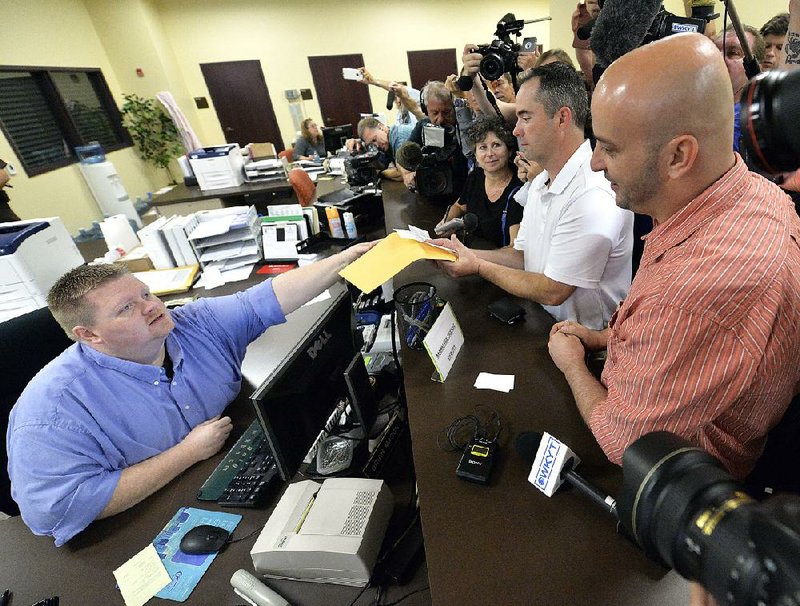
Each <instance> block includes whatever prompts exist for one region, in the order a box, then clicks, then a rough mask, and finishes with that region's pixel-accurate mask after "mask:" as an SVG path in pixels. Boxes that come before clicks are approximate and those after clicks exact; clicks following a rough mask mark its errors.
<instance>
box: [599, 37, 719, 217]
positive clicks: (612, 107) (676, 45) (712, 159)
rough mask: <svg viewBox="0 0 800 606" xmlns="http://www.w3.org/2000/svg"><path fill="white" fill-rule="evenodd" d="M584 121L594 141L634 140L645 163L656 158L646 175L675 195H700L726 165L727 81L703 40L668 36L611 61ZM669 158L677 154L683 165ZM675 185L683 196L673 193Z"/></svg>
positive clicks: (711, 47)
mask: <svg viewBox="0 0 800 606" xmlns="http://www.w3.org/2000/svg"><path fill="white" fill-rule="evenodd" d="M592 117H593V127H594V131H595V135H596V136H597V139H598V141H599V142H601V143H603V142H610V143H612V144H614V145H628V146H632V145H636V144H637V142H638V144H639V145H640V147H642V148H643V149H645V148H647V149H648V153H650V155H651V156H652V157H653V158H655V157H656V156H658V155H660V154H661V155H663V156H664V157H663V158H661V157H659V158H658V159H657V160H656V159H654V160H652V162H653V164H652V165H651V166H648V167H647V169H648V170H650V171H651V174H650V175H649V177H650V178H651V179H657V182H656V183H655V184H654V186H655V187H662V186H664V187H666V186H669V187H671V189H670V191H671V193H673V194H679V197H683V196H684V195H689V194H690V193H692V192H690V191H689V190H690V189H697V187H700V186H701V185H703V189H704V188H705V186H708V185H710V184H711V183H712V182H713V181H714V180H716V179H717V178H719V176H721V175H722V174H723V173H724V172H725V171H727V170H728V169H729V168H730V167H731V166H732V165H733V152H732V149H733V95H732V92H731V86H730V80H729V78H728V73H727V70H726V68H725V63H724V62H723V60H722V57H721V56H720V53H719V51H718V50H717V48H716V46H714V44H713V43H712V42H711V41H710V40H709V39H708V38H706V37H705V36H702V35H699V34H679V35H675V36H669V37H668V38H665V39H663V40H659V41H658V42H654V43H651V44H648V45H645V46H643V47H641V48H638V49H636V50H634V51H632V52H630V53H628V54H626V55H623V56H622V57H620V58H619V59H617V60H616V61H615V62H614V63H612V64H611V65H610V66H609V68H608V69H607V70H606V71H605V73H604V74H603V77H602V78H601V79H600V82H599V83H598V85H597V88H596V90H595V94H594V97H593V100H592ZM675 152H680V153H681V154H683V158H682V161H684V164H683V165H680V166H678V165H679V161H680V160H681V159H680V158H676V157H675ZM687 153H688V155H687ZM676 167H678V168H679V170H677V171H676ZM604 170H606V169H605V168H604ZM608 172H610V169H608ZM613 176H614V175H611V176H610V177H609V178H610V179H611V180H612V182H613V178H612V177H613ZM678 179H679V180H680V183H676V182H673V183H668V181H669V180H673V181H677V180H678ZM676 185H677V186H678V187H679V188H682V189H684V190H686V191H683V192H680V193H679V192H677V191H676V190H675V189H674V186H676ZM700 191H702V189H700ZM697 193H699V191H697V192H694V195H696V194H697ZM692 197H693V196H692ZM689 199H691V198H689ZM688 201H689V200H685V202H688ZM631 202H632V204H633V206H634V207H637V203H636V200H632V201H631ZM650 202H652V200H651V201H648V204H649V203H650ZM640 210H641V208H640ZM649 210H652V209H649ZM648 214H649V213H648Z"/></svg>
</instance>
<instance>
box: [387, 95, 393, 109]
mask: <svg viewBox="0 0 800 606" xmlns="http://www.w3.org/2000/svg"><path fill="white" fill-rule="evenodd" d="M393 107H394V91H393V90H390V91H389V94H388V95H387V97H386V109H387V110H391V109H392V108H393Z"/></svg>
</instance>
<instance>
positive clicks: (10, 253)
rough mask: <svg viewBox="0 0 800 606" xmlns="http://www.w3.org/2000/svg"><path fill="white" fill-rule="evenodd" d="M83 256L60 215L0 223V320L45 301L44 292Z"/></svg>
mask: <svg viewBox="0 0 800 606" xmlns="http://www.w3.org/2000/svg"><path fill="white" fill-rule="evenodd" d="M83 263H84V261H83V257H82V256H81V253H80V252H79V251H78V247H77V246H75V242H73V241H72V238H71V237H70V235H69V232H67V229H66V228H65V227H64V224H63V223H62V222H61V219H60V218H58V217H50V218H46V219H35V220H33V221H14V222H11V223H0V322H5V321H6V320H9V319H11V318H14V317H16V316H20V315H22V314H24V313H28V312H29V311H33V310H35V309H39V308H40V307H44V306H45V305H47V293H48V291H49V290H50V287H51V286H53V284H55V281H56V280H57V279H58V278H60V277H61V276H62V275H64V274H65V273H66V272H67V271H69V270H70V269H72V268H73V267H77V266H78V265H83Z"/></svg>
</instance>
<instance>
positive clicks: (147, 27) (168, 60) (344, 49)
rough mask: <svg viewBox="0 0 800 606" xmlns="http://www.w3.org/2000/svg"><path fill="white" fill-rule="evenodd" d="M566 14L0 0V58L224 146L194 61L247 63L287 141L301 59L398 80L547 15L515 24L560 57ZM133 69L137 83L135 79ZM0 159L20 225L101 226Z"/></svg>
mask: <svg viewBox="0 0 800 606" xmlns="http://www.w3.org/2000/svg"><path fill="white" fill-rule="evenodd" d="M786 4H787V2H786V0H762V1H761V2H751V3H748V2H739V3H737V8H738V9H739V13H740V15H741V17H742V19H743V20H744V21H745V22H746V23H750V24H752V25H755V26H756V27H759V26H760V25H761V24H763V23H764V21H766V20H767V19H768V18H769V17H771V16H772V15H774V14H775V13H777V12H780V11H782V10H785V9H786ZM574 6H575V4H574V2H571V1H569V0H524V1H523V0H510V1H508V2H506V3H504V4H502V5H500V4H496V3H489V2H483V1H480V0H466V1H464V2H460V3H455V2H452V0H426V1H420V0H407V1H406V2H404V3H402V4H397V3H390V2H374V1H372V0H369V1H368V0H351V1H350V2H346V3H345V2H331V1H330V0H324V1H323V0H306V1H305V2H296V1H295V0H225V1H223V2H220V1H219V0H191V1H185V0H3V8H4V11H3V13H4V26H3V51H2V59H0V62H2V63H3V64H7V65H31V66H68V67H99V68H100V69H102V70H103V74H104V75H105V77H106V81H107V82H108V85H109V87H110V89H111V92H112V94H113V95H114V97H115V99H116V100H117V102H118V104H119V105H121V104H122V101H123V99H122V94H123V93H127V92H133V93H137V94H139V95H143V96H153V95H154V94H155V93H156V92H158V91H160V90H165V89H166V90H169V91H170V92H172V93H173V94H174V95H175V97H176V99H177V101H178V103H179V104H180V105H181V107H182V108H183V110H184V112H185V113H186V114H187V117H188V118H189V120H190V121H191V123H192V124H193V126H194V128H195V130H196V131H197V133H198V135H199V137H200V139H201V141H202V142H203V143H204V144H205V145H213V144H217V143H220V142H222V141H224V137H223V136H222V131H221V129H220V126H219V123H218V121H217V118H216V114H215V113H214V110H213V107H212V108H209V109H204V110H197V109H195V107H194V102H193V100H192V98H193V97H199V96H205V97H209V95H208V90H207V89H206V87H205V83H204V81H203V78H202V75H201V73H200V68H199V64H200V63H206V62H215V61H232V60H246V59H258V60H260V61H261V65H262V68H263V70H264V74H265V76H266V80H267V85H268V87H269V89H270V94H271V96H272V100H273V104H274V108H275V114H276V117H277V119H278V125H279V127H280V130H281V134H282V136H283V139H284V143H285V144H287V145H288V144H290V143H291V141H292V140H293V138H294V127H293V124H292V120H291V116H290V114H289V109H288V103H287V102H286V101H285V98H284V95H283V91H284V90H286V89H297V88H310V89H312V91H313V82H312V79H311V72H310V70H309V68H308V61H307V56H309V55H334V54H345V53H362V54H363V56H364V59H365V62H366V64H367V66H368V67H369V68H370V70H371V71H372V72H373V74H375V75H376V76H378V77H381V78H397V79H404V80H408V79H409V76H408V65H407V60H406V51H407V50H425V49H435V48H448V47H454V48H456V49H458V52H459V54H460V49H461V48H462V47H463V45H464V44H465V43H466V42H476V43H481V42H488V41H489V40H490V39H491V37H492V33H493V31H494V27H495V24H496V22H497V20H498V19H499V18H500V17H501V16H502V14H503V13H504V12H505V11H511V12H514V13H515V14H516V16H517V17H520V18H526V19H531V18H536V17H543V16H546V15H550V16H552V17H553V21H551V22H545V23H539V24H533V25H528V26H526V28H525V30H524V34H525V35H526V36H534V35H535V36H537V37H538V38H539V41H540V42H541V43H543V44H544V46H545V48H549V47H557V46H560V47H562V48H565V49H568V50H569V49H570V46H571V41H572V34H571V31H570V28H569V18H570V15H571V13H572V11H573V10H574ZM666 6H667V9H668V10H671V11H673V12H681V10H682V1H681V0H667V2H666ZM718 6H719V3H718ZM137 67H138V68H142V70H143V71H144V77H141V78H140V77H138V76H137V75H136V73H135V72H136V68H137ZM354 67H358V66H354ZM315 97H316V95H315ZM371 98H372V102H373V106H374V108H375V109H376V110H379V108H381V107H382V106H383V103H384V102H385V94H384V93H383V91H382V90H379V89H375V88H372V89H371ZM209 101H210V97H209ZM245 109H246V105H244V104H243V111H244V110H245ZM305 109H306V113H307V114H308V115H310V116H311V117H313V118H316V119H319V118H320V115H319V107H318V105H317V103H316V101H315V100H312V101H306V102H305ZM0 158H4V159H6V160H8V161H10V162H12V163H13V164H15V165H16V166H17V167H18V169H19V173H18V175H17V176H16V177H15V178H14V189H13V190H11V197H12V207H13V208H14V209H15V210H16V211H17V213H18V214H19V215H20V216H22V217H23V218H33V217H41V216H46V215H51V214H58V215H61V216H62V217H63V218H64V222H65V224H66V225H67V227H68V229H69V230H70V231H71V232H73V233H75V232H77V231H78V229H79V228H80V227H87V226H89V225H90V223H91V221H92V220H96V219H99V218H100V212H99V210H98V208H97V206H96V204H95V203H94V200H93V199H92V196H91V193H90V192H89V189H88V188H87V186H86V185H85V183H84V181H83V179H82V177H81V175H80V172H79V171H78V168H77V166H74V165H73V166H69V167H66V168H62V169H59V170H56V171H52V172H49V173H46V174H43V175H39V176H37V177H33V178H28V177H27V176H26V175H25V174H24V171H22V170H21V165H20V163H19V161H18V159H17V158H16V157H15V156H14V154H13V151H12V149H11V146H10V144H9V143H8V141H7V140H6V139H5V138H4V137H3V136H2V135H0ZM109 159H110V160H111V161H112V162H114V164H115V166H116V167H117V170H118V171H119V173H120V177H121V179H122V183H123V184H124V185H125V187H126V189H127V190H128V193H129V194H130V195H131V197H132V198H135V197H136V196H137V195H143V194H145V193H146V192H147V191H152V190H154V189H156V188H158V187H160V186H161V185H163V184H164V183H166V176H165V174H164V173H163V171H162V172H158V171H154V170H152V169H150V168H149V167H147V166H145V164H144V163H143V162H142V161H140V160H139V159H138V157H137V156H136V154H135V152H134V151H133V150H131V149H127V150H122V151H119V152H114V153H112V154H110V155H109Z"/></svg>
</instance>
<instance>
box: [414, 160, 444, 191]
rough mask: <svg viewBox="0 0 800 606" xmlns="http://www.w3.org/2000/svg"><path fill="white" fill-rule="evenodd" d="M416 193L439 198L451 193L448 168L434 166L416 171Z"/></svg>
mask: <svg viewBox="0 0 800 606" xmlns="http://www.w3.org/2000/svg"><path fill="white" fill-rule="evenodd" d="M417 191H418V192H419V194H420V195H423V196H439V195H443V194H449V193H451V192H452V191H453V177H452V172H451V171H450V169H449V168H448V167H443V166H434V167H430V168H423V169H418V170H417Z"/></svg>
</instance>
